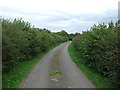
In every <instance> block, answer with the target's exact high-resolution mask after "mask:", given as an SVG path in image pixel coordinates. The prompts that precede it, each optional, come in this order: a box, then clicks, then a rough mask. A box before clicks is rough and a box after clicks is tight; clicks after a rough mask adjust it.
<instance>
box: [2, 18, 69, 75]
mask: <svg viewBox="0 0 120 90" xmlns="http://www.w3.org/2000/svg"><path fill="white" fill-rule="evenodd" d="M67 35H68V34H67V33H66V32H65V31H64V30H62V31H61V32H58V33H54V32H50V31H49V30H47V29H45V28H44V29H39V28H35V27H34V26H32V25H31V23H29V22H26V21H24V20H22V19H21V18H20V19H14V20H13V21H11V20H6V19H3V20H2V72H3V74H5V73H8V72H9V71H10V70H11V69H13V68H15V66H16V65H18V64H20V63H21V62H25V61H29V60H32V58H34V57H35V56H36V55H37V54H40V53H41V52H43V51H45V50H47V49H48V48H49V47H51V46H54V45H56V44H59V43H61V42H66V41H67V40H68V37H67Z"/></svg>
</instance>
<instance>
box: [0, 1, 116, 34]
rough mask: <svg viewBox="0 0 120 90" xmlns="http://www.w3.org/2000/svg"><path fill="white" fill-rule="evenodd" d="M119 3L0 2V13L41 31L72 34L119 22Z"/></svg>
mask: <svg viewBox="0 0 120 90" xmlns="http://www.w3.org/2000/svg"><path fill="white" fill-rule="evenodd" d="M117 8H118V0H0V14H1V15H2V16H3V17H5V18H20V17H22V18H23V19H24V20H27V21H29V22H31V23H32V24H33V25H35V26H36V27H39V28H48V29H51V30H52V31H58V30H61V29H65V30H67V31H68V32H69V33H71V32H73V33H75V32H81V31H82V30H86V29H89V28H90V27H91V26H92V25H93V24H95V23H101V22H106V23H107V22H108V21H110V20H114V21H115V20H116V19H117V14H118V12H117Z"/></svg>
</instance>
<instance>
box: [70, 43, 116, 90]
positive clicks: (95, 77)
mask: <svg viewBox="0 0 120 90" xmlns="http://www.w3.org/2000/svg"><path fill="white" fill-rule="evenodd" d="M68 52H69V54H70V56H71V58H72V60H73V61H74V62H75V63H76V65H77V66H78V67H79V68H80V70H81V71H82V72H83V73H84V74H85V75H86V76H87V77H88V79H90V80H91V81H92V83H93V84H94V85H95V86H96V87H97V88H114V86H113V85H112V84H111V83H109V81H108V79H107V78H105V77H103V76H102V75H101V74H99V73H98V72H96V71H95V70H93V69H90V68H88V67H86V66H85V65H84V59H82V58H80V55H79V54H78V52H76V51H75V49H74V47H73V44H72V43H70V45H69V47H68Z"/></svg>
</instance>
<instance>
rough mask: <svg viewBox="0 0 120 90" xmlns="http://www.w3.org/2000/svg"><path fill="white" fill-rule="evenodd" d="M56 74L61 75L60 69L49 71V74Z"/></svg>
mask: <svg viewBox="0 0 120 90" xmlns="http://www.w3.org/2000/svg"><path fill="white" fill-rule="evenodd" d="M56 75H62V72H61V71H58V70H55V71H52V72H50V74H49V76H53V77H54V76H56Z"/></svg>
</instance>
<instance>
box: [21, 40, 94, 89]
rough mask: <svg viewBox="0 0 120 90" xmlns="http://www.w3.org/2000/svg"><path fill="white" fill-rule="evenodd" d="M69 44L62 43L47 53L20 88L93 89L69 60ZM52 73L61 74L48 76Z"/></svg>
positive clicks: (89, 82)
mask: <svg viewBox="0 0 120 90" xmlns="http://www.w3.org/2000/svg"><path fill="white" fill-rule="evenodd" d="M69 44H70V42H67V43H64V44H62V45H60V46H58V47H56V48H54V49H52V50H51V51H50V52H49V53H47V54H46V55H45V56H44V57H43V58H42V59H41V60H40V61H39V62H38V64H37V65H36V66H35V67H34V68H33V70H32V71H31V72H30V74H29V75H28V77H27V78H26V80H24V82H22V84H21V88H95V86H94V85H93V84H92V83H91V81H90V80H88V79H87V77H86V76H85V75H84V74H83V73H82V72H81V70H79V69H78V68H77V67H76V65H75V63H74V62H73V61H72V60H71V57H70V56H69V54H68V45H69ZM54 71H58V72H61V74H57V73H56V74H54V75H53V76H50V73H51V72H54Z"/></svg>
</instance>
